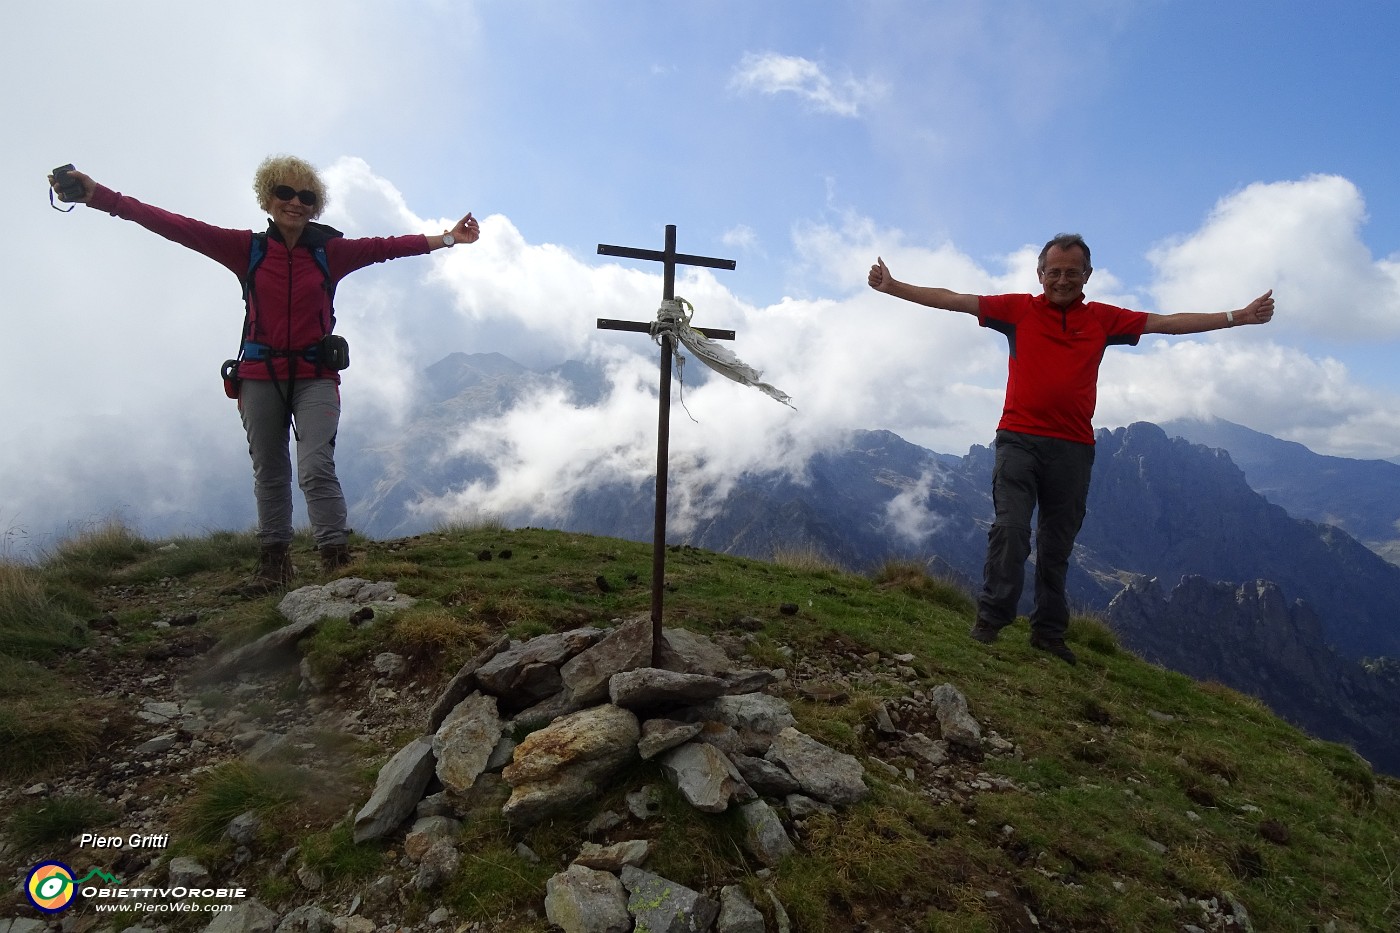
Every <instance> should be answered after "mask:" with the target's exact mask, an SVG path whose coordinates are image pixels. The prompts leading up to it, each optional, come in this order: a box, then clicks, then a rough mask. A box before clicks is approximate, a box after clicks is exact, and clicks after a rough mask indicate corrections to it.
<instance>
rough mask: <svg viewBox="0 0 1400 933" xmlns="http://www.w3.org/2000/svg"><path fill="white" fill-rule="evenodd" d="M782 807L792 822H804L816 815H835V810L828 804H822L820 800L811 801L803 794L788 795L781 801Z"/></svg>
mask: <svg viewBox="0 0 1400 933" xmlns="http://www.w3.org/2000/svg"><path fill="white" fill-rule="evenodd" d="M783 806H785V807H787V811H788V814H789V815H790V816H791V817H792V818H793V819H794V820H805V819H806V818H807V817H809V816H816V815H817V814H818V813H828V814H830V813H835V812H836V808H835V807H833V806H832V805H831V804H829V803H822V802H821V801H820V800H813V799H812V798H811V797H808V796H806V795H805V794H788V795H787V797H786V798H784V800H783Z"/></svg>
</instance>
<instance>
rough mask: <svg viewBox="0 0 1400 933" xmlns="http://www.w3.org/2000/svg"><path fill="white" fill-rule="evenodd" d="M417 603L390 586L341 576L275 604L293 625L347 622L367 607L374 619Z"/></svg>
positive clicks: (293, 593) (300, 591)
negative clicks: (328, 621)
mask: <svg viewBox="0 0 1400 933" xmlns="http://www.w3.org/2000/svg"><path fill="white" fill-rule="evenodd" d="M416 602H418V600H416V599H414V598H413V597H412V596H403V595H400V594H399V592H398V591H397V590H396V589H395V588H394V584H392V583H372V582H370V581H369V580H362V579H360V578H359V577H343V578H341V579H339V580H332V581H331V582H330V583H327V584H326V585H325V586H303V587H301V588H300V589H295V590H292V591H291V592H290V593H288V594H287V595H286V596H283V597H282V601H281V602H280V603H278V604H277V611H278V612H280V613H282V615H284V616H286V617H287V618H288V619H290V620H291V621H292V622H293V623H316V622H320V621H321V620H323V619H348V618H350V617H351V616H352V615H354V614H355V613H357V612H359V611H360V610H361V609H364V608H366V607H368V608H370V609H372V610H374V614H375V615H376V616H379V615H386V614H391V613H394V612H398V611H400V610H403V609H407V608H409V607H410V606H412V605H413V604H415V603H416Z"/></svg>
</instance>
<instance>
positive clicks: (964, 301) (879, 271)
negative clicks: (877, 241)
mask: <svg viewBox="0 0 1400 933" xmlns="http://www.w3.org/2000/svg"><path fill="white" fill-rule="evenodd" d="M869 282H870V287H871V288H873V289H875V290H876V291H877V292H884V293H885V294H886V295H893V296H894V297H896V298H903V299H904V300H905V301H912V302H914V303H915V304H921V305H927V306H928V307H930V308H942V309H943V310H945V311H961V312H962V313H963V314H971V315H972V316H973V317H976V316H977V304H978V296H976V295H965V294H963V293H962V292H955V291H949V290H948V289H946V288H932V287H930V286H927V285H910V284H909V283H908V282H900V281H898V280H897V279H895V277H894V276H892V275H890V270H889V269H887V268H886V267H885V261H884V260H883V259H876V260H875V265H873V266H871V267H870V278H869Z"/></svg>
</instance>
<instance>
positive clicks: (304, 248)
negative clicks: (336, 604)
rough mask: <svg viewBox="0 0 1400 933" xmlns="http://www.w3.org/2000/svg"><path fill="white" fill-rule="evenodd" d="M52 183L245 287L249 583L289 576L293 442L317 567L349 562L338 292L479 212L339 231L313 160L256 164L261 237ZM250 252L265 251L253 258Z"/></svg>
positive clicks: (446, 236) (465, 229) (461, 232)
mask: <svg viewBox="0 0 1400 933" xmlns="http://www.w3.org/2000/svg"><path fill="white" fill-rule="evenodd" d="M75 181H76V182H77V183H79V184H81V191H80V192H79V191H78V189H77V186H76V185H74V182H75ZM49 182H50V184H51V185H53V187H54V190H55V191H56V192H57V193H58V196H59V197H60V198H61V199H63V200H67V201H76V202H81V203H84V204H87V205H88V206H89V207H92V208H96V209H97V210H102V211H106V212H108V213H109V214H112V215H114V216H116V217H120V218H122V219H123V220H130V221H133V222H134V223H137V224H140V225H141V226H143V227H145V228H146V229H147V230H150V231H152V232H153V233H158V234H160V235H161V236H163V237H165V238H166V239H169V240H173V241H174V242H176V243H179V244H180V245H181V246H185V247H188V248H190V249H192V250H195V251H196V252H199V253H202V254H204V255H205V256H208V257H209V258H210V259H213V260H214V261H215V262H217V263H219V264H220V265H222V266H224V267H226V268H228V269H229V270H231V271H232V272H233V273H234V274H235V275H237V276H238V277H239V280H240V281H242V282H243V290H244V311H245V313H244V326H243V335H242V347H241V350H240V352H239V358H238V365H237V368H236V371H230V372H228V373H227V377H228V379H227V386H228V387H229V389H230V394H231V395H233V396H235V397H236V398H237V399H238V410H239V413H240V415H241V416H242V419H243V427H244V430H245V431H246V433H247V436H248V453H249V455H250V456H251V457H252V460H253V492H254V496H255V498H256V500H257V509H258V532H257V533H258V543H259V545H260V555H259V560H258V571H257V575H256V577H255V578H254V581H253V585H252V587H251V588H250V590H251V591H253V592H259V591H262V592H265V591H270V590H272V589H275V588H277V587H280V586H285V585H287V584H288V583H290V582H291V579H292V576H293V574H294V572H295V570H294V568H293V567H292V562H291V554H290V547H291V542H292V486H291V484H292V460H291V452H290V449H289V448H290V442H291V438H292V437H295V439H296V444H297V480H298V484H299V485H300V487H301V491H302V494H303V495H304V496H305V498H306V511H307V515H308V517H309V519H310V522H311V530H312V534H313V536H314V537H315V541H316V546H317V550H318V551H319V553H320V557H321V563H322V565H323V567H324V569H326V570H334V569H336V568H338V567H342V566H344V565H345V564H347V563H349V562H350V550H349V544H348V542H349V536H350V529H349V526H348V525H347V524H346V507H345V495H344V493H343V492H342V490H341V488H340V480H339V479H338V478H337V477H336V473H335V437H336V432H337V431H338V430H339V426H340V370H341V369H344V368H345V366H346V365H348V349H344V347H345V346H346V345H344V343H343V342H341V343H339V344H336V343H334V342H330V341H327V338H328V337H330V336H331V329H332V327H333V326H334V323H335V313H334V308H333V306H332V299H333V297H334V294H335V287H336V285H337V284H338V283H339V282H340V280H341V279H343V278H345V277H346V276H347V275H349V274H350V273H352V272H354V271H355V270H357V269H362V268H364V267H365V266H368V265H370V264H371V263H376V262H384V261H386V260H389V259H401V258H403V257H405V256H419V255H422V254H424V253H428V252H432V251H433V250H435V249H441V248H445V247H451V246H452V245H453V244H455V243H475V242H476V240H477V238H478V237H479V236H480V235H481V230H480V227H479V226H478V224H477V221H476V218H474V217H472V215H471V213H470V212H468V213H467V214H466V216H464V217H463V218H462V219H461V220H459V221H458V222H457V223H456V225H455V226H453V227H452V229H451V230H446V231H443V232H442V233H440V234H438V233H434V234H411V235H406V236H391V237H358V238H350V237H346V236H344V235H343V234H342V233H341V232H340V231H339V230H336V229H334V228H332V227H328V226H326V225H325V224H320V223H317V222H316V219H317V218H318V217H320V216H321V213H322V211H324V210H325V208H326V203H327V192H326V186H325V184H324V183H323V182H322V180H321V176H320V175H319V173H317V171H316V169H315V168H314V167H312V166H311V164H310V163H308V162H305V161H303V160H302V159H298V158H296V157H295V156H287V155H277V156H270V157H268V158H267V159H265V160H263V163H262V164H261V165H259V166H258V169H257V172H256V173H255V174H254V176H253V191H254V193H255V194H256V195H257V200H258V206H259V207H260V208H262V209H263V210H264V211H266V212H267V214H268V216H269V220H268V225H267V230H266V232H264V233H254V232H253V231H252V230H231V229H227V228H224V227H216V226H214V225H212V224H208V223H205V222H203V221H200V220H195V219H193V218H190V217H183V216H181V215H179V214H174V213H171V212H170V211H165V210H162V209H160V208H158V207H152V206H151V205H149V204H144V203H142V202H140V201H138V200H136V199H135V198H131V197H127V196H125V195H122V194H119V193H118V192H116V191H113V190H112V189H110V188H107V187H104V186H103V185H100V184H98V183H97V182H95V181H93V180H92V178H91V177H89V176H88V175H85V174H83V173H82V172H79V171H76V170H73V171H69V172H68V173H67V175H66V176H64V177H63V178H61V179H58V180H55V179H54V177H53V176H50V177H49ZM255 247H256V248H258V249H259V250H262V251H263V253H262V258H261V260H260V261H258V262H256V264H255V265H253V264H252V263H251V260H252V258H253V256H254V249H255ZM335 339H338V338H335Z"/></svg>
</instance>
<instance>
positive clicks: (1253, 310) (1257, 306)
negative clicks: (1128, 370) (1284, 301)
mask: <svg viewBox="0 0 1400 933" xmlns="http://www.w3.org/2000/svg"><path fill="white" fill-rule="evenodd" d="M1273 316H1274V290H1273V289H1269V290H1268V291H1267V292H1265V293H1264V294H1262V295H1260V296H1259V297H1258V298H1256V299H1254V300H1253V301H1251V302H1250V303H1249V304H1247V305H1245V306H1244V307H1243V308H1240V309H1239V310H1238V311H1215V312H1211V313H1204V314H1201V313H1192V312H1182V313H1181V314H1149V315H1148V316H1147V326H1146V327H1144V328H1143V329H1142V332H1143V333H1144V334H1200V333H1204V332H1205V331H1208V330H1221V329H1223V328H1226V327H1236V326H1238V325H1240V324H1267V323H1269V321H1270V320H1272V319H1273Z"/></svg>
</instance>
